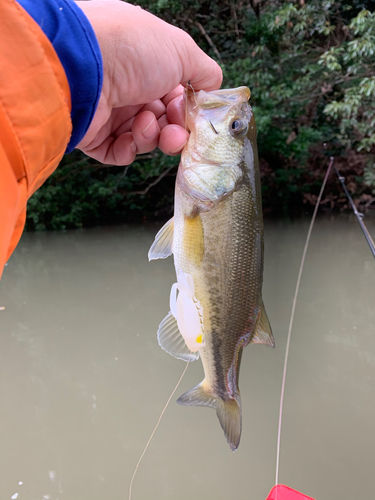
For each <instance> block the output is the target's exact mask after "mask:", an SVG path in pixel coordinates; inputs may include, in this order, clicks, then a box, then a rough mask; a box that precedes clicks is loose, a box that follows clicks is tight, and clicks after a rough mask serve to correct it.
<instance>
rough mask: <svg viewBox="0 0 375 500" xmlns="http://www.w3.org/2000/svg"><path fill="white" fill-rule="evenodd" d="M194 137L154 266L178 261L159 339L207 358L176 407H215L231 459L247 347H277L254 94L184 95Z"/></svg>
mask: <svg viewBox="0 0 375 500" xmlns="http://www.w3.org/2000/svg"><path fill="white" fill-rule="evenodd" d="M185 96H186V109H187V125H188V128H189V129H190V138H189V141H188V143H187V144H186V146H185V148H184V150H183V152H182V155H181V162H180V166H179V169H178V173H177V180H176V190H175V207H174V217H173V218H172V219H171V220H170V221H169V222H167V224H165V226H164V227H163V228H162V229H161V230H160V231H159V233H158V234H157V235H156V238H155V241H154V243H153V245H152V247H151V249H150V251H149V259H150V260H152V259H159V258H166V257H168V256H169V255H171V254H172V253H173V255H174V263H175V268H176V274H177V283H175V284H174V285H173V286H172V290H171V297H170V309H171V310H170V312H169V314H168V315H167V316H166V318H164V320H163V321H162V322H161V324H160V326H159V330H158V341H159V344H160V345H161V347H162V348H163V349H164V350H166V351H167V352H169V353H170V354H172V355H173V356H175V357H177V358H179V359H184V360H186V361H188V360H194V359H197V358H198V357H199V355H200V357H201V359H202V363H203V368H204V374H205V377H204V380H203V381H202V382H201V383H200V384H199V385H197V386H196V387H194V388H193V389H191V390H190V391H188V392H187V393H185V394H183V395H182V396H181V397H180V398H179V399H178V400H177V402H178V403H180V404H182V405H189V406H208V407H211V408H214V409H216V412H217V416H218V418H219V421H220V424H221V426H222V428H223V430H224V433H225V436H226V438H227V441H228V443H229V445H230V447H231V449H232V450H233V451H235V450H236V449H237V447H238V445H239V442H240V437H241V427H242V416H241V398H240V392H239V387H238V377H239V369H240V363H241V356H242V350H243V348H244V347H245V346H246V345H248V344H249V343H261V344H266V345H268V346H272V347H274V345H275V344H274V339H273V335H272V331H271V327H270V324H269V321H268V318H267V314H266V311H265V308H264V305H263V302H262V280H263V217H262V204H261V190H260V178H259V164H258V153H257V145H256V128H255V121H254V115H253V112H252V110H251V107H250V106H249V104H248V100H249V98H250V90H249V89H248V88H247V87H239V88H237V89H227V90H224V89H223V90H217V91H213V92H204V91H200V92H199V93H194V92H193V91H191V90H189V89H188V90H187V91H186V94H185Z"/></svg>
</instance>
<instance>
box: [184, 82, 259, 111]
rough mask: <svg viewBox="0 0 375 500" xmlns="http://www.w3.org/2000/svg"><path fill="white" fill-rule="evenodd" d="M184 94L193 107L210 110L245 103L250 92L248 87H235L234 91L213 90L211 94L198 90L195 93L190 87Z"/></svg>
mask: <svg viewBox="0 0 375 500" xmlns="http://www.w3.org/2000/svg"><path fill="white" fill-rule="evenodd" d="M185 94H186V98H187V99H188V100H189V101H190V103H191V104H192V105H193V107H199V108H201V109H212V108H220V107H222V106H233V105H236V104H239V103H243V102H246V103H247V102H248V100H249V99H250V95H251V92H250V89H249V88H248V87H237V88H234V89H220V90H213V91H211V92H206V91H204V90H200V91H199V92H197V93H196V92H194V90H193V89H192V88H191V87H187V88H186V90H185Z"/></svg>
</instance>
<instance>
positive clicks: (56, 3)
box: [18, 0, 103, 153]
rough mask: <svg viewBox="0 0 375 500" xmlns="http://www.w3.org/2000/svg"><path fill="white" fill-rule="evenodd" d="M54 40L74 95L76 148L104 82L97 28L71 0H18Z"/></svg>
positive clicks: (71, 146)
mask: <svg viewBox="0 0 375 500" xmlns="http://www.w3.org/2000/svg"><path fill="white" fill-rule="evenodd" d="M18 2H19V4H20V5H21V6H22V7H23V8H24V9H25V10H26V12H28V14H29V15H30V16H31V17H32V18H33V19H34V21H36V22H37V23H38V24H39V26H40V27H41V29H42V30H43V31H44V33H45V34H46V35H47V37H48V38H49V40H50V42H51V43H52V45H53V47H54V49H55V51H56V53H57V55H58V57H59V59H60V62H61V64H62V65H63V67H64V70H65V73H66V76H67V79H68V82H69V86H70V93H71V99H72V113H71V117H72V124H73V132H72V136H71V138H70V141H69V144H68V147H67V149H66V152H67V153H70V152H71V151H73V149H74V148H75V147H76V145H77V144H78V143H79V142H80V141H81V140H82V138H83V137H84V135H85V133H86V131H87V129H88V128H89V126H90V123H91V121H92V118H93V116H94V114H95V110H96V107H97V105H98V101H99V98H100V94H101V90H102V84H103V62H102V56H101V52H100V48H99V44H98V41H97V39H96V36H95V33H94V30H93V29H92V27H91V24H90V22H89V20H88V19H87V17H86V16H85V15H84V13H83V12H82V10H81V9H80V8H79V7H78V6H77V5H76V4H75V3H74V2H73V1H71V0H37V1H35V0H18Z"/></svg>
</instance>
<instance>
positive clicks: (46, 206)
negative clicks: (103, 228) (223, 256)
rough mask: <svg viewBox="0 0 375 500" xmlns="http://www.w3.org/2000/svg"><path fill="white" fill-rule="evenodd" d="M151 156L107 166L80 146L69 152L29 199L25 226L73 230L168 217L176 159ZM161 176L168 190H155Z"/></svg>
mask: <svg viewBox="0 0 375 500" xmlns="http://www.w3.org/2000/svg"><path fill="white" fill-rule="evenodd" d="M147 156H148V158H147V159H141V160H137V161H136V162H134V163H133V164H132V165H130V166H129V167H125V168H124V167H110V168H105V167H104V168H103V165H101V164H98V163H95V162H94V161H93V160H88V159H87V158H86V157H85V156H84V155H83V154H82V153H80V152H79V151H74V152H73V153H71V154H70V155H67V156H66V157H65V158H64V160H63V162H62V164H61V165H60V166H59V168H58V169H57V170H56V172H55V173H54V174H53V175H52V176H51V177H50V178H49V179H47V181H46V182H45V184H44V185H43V186H42V187H41V188H40V189H39V190H38V191H36V193H35V194H34V195H33V196H32V197H31V198H30V200H29V203H28V213H27V221H26V228H27V229H28V230H36V231H40V230H46V229H70V228H79V227H87V226H92V225H101V224H114V223H120V222H123V221H140V220H144V219H145V218H147V217H155V216H163V217H166V216H168V215H169V214H170V212H171V207H172V203H173V184H174V178H175V172H176V167H177V164H178V159H176V157H167V156H165V155H162V154H161V153H156V154H153V155H147ZM161 176H163V177H162V178H163V180H164V189H160V188H161V186H156V187H155V188H154V189H151V188H150V186H151V184H152V183H153V182H156V181H157V180H158V179H159V178H160V177H161ZM165 188H166V189H165Z"/></svg>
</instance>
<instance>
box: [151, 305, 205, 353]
mask: <svg viewBox="0 0 375 500" xmlns="http://www.w3.org/2000/svg"><path fill="white" fill-rule="evenodd" d="M157 336H158V342H159V345H160V347H161V348H162V349H164V351H166V352H168V353H169V354H171V355H172V356H174V357H175V358H177V359H182V360H183V361H195V360H196V359H198V358H199V352H198V351H197V352H191V351H190V350H189V349H188V347H187V345H186V343H185V340H184V338H183V336H182V335H181V333H180V330H179V328H178V325H177V320H176V318H175V317H174V316H173V314H172V313H171V312H169V313H168V314H167V316H166V317H165V318H164V319H163V321H162V322H161V323H160V326H159V329H158V334H157Z"/></svg>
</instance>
